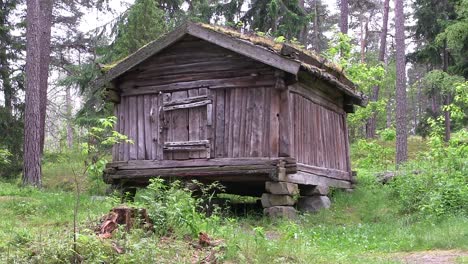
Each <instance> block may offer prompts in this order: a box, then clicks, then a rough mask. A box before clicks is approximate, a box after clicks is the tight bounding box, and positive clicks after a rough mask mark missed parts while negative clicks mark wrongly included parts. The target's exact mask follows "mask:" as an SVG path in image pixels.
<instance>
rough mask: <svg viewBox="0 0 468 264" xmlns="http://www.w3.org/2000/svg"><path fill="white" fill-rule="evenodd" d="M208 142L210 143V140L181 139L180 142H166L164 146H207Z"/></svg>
mask: <svg viewBox="0 0 468 264" xmlns="http://www.w3.org/2000/svg"><path fill="white" fill-rule="evenodd" d="M208 144H210V141H209V140H196V141H179V142H166V143H164V147H181V146H206V145H208Z"/></svg>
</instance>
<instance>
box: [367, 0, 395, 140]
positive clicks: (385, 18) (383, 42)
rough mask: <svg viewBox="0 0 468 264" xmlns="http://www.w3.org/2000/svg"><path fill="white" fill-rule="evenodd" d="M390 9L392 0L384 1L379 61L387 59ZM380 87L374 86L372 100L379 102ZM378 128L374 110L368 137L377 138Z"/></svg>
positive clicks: (368, 128) (368, 123) (369, 122)
mask: <svg viewBox="0 0 468 264" xmlns="http://www.w3.org/2000/svg"><path fill="white" fill-rule="evenodd" d="M389 10H390V0H385V2H384V12H383V19H382V32H381V33H380V48H379V61H380V62H382V64H383V62H384V61H385V51H386V49H387V32H388V11H389ZM379 91H380V87H379V86H378V85H376V86H374V87H373V89H372V95H371V101H373V102H377V101H378V100H379ZM376 130H377V112H374V113H373V114H372V116H371V118H370V119H369V121H368V122H367V124H366V134H367V138H375V132H376Z"/></svg>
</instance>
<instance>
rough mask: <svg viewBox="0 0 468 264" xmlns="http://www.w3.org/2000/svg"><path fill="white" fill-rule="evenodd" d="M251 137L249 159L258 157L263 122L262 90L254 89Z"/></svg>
mask: <svg viewBox="0 0 468 264" xmlns="http://www.w3.org/2000/svg"><path fill="white" fill-rule="evenodd" d="M253 95H254V96H253V102H252V103H253V113H255V114H254V115H253V116H252V135H251V139H250V157H260V155H261V149H260V147H261V145H260V143H261V138H262V131H261V130H262V121H263V103H262V102H263V89H255V90H254V94H253Z"/></svg>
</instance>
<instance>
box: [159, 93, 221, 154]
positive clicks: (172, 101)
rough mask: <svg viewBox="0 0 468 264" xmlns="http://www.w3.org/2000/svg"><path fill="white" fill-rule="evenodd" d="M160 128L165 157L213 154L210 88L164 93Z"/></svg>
mask: <svg viewBox="0 0 468 264" xmlns="http://www.w3.org/2000/svg"><path fill="white" fill-rule="evenodd" d="M162 96H163V105H162V108H161V113H160V117H161V119H162V120H161V123H162V124H163V127H162V129H161V137H160V138H161V140H162V144H161V145H162V146H161V147H162V151H163V158H164V159H168V160H187V159H200V158H203V159H206V158H211V151H210V149H211V142H210V138H211V135H210V133H211V126H212V115H213V113H212V105H213V100H212V98H211V96H209V94H208V89H207V88H195V89H190V90H186V91H175V92H167V93H163V94H162Z"/></svg>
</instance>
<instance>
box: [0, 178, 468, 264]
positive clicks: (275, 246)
mask: <svg viewBox="0 0 468 264" xmlns="http://www.w3.org/2000/svg"><path fill="white" fill-rule="evenodd" d="M391 195H392V194H391V192H390V190H389V189H388V188H386V187H385V186H384V187H382V188H371V187H369V186H366V185H364V186H362V187H359V188H358V189H357V190H356V191H355V192H353V193H351V194H349V193H343V192H335V194H334V196H333V207H332V208H331V209H330V210H327V211H322V212H320V213H318V214H315V215H302V216H300V217H299V218H298V219H297V220H295V221H286V220H282V221H272V220H270V219H267V218H259V217H242V218H235V217H226V218H215V219H213V218H212V219H209V220H208V221H206V224H205V225H204V226H203V230H204V231H206V232H207V233H208V234H209V235H210V236H211V237H213V238H215V239H222V240H223V241H224V242H223V244H224V249H220V250H218V251H217V254H218V257H219V258H220V259H221V260H224V261H226V262H231V263H232V262H233V263H268V262H269V263H281V262H283V263H311V261H313V262H314V263H356V262H363V261H365V262H368V263H394V262H395V261H396V260H395V259H394V257H392V254H391V253H395V252H410V251H421V250H434V249H460V250H468V219H466V218H465V217H463V216H446V217H443V218H437V219H419V218H418V217H414V216H412V215H401V214H399V213H398V212H399V210H398V205H395V204H392V203H391V201H392V200H391ZM0 201H1V202H0V213H1V215H2V217H1V218H0V262H1V263H5V262H6V263H8V262H14V261H16V262H18V263H31V262H33V263H34V262H36V263H60V262H61V261H65V262H68V260H70V257H71V256H72V234H73V232H72V231H73V205H74V201H75V197H74V194H73V193H72V192H58V191H39V190H35V189H29V188H26V189H21V188H18V187H17V186H16V185H14V184H11V183H0ZM113 205H115V203H114V202H113V201H112V199H107V200H104V201H93V200H92V199H91V197H90V196H89V195H83V196H82V197H81V199H80V212H79V215H78V219H79V233H80V236H79V240H78V242H79V252H80V253H81V254H82V255H83V257H84V258H85V260H86V261H85V262H86V263H97V262H99V261H108V263H141V262H154V261H158V262H160V263H191V262H192V260H193V259H197V258H199V259H201V258H203V257H205V256H206V255H209V254H210V251H209V250H204V251H203V250H196V249H194V248H193V247H192V246H190V242H194V240H187V238H183V235H182V234H180V236H178V235H173V236H170V237H167V238H164V239H161V237H159V236H157V235H155V234H147V233H144V232H143V231H141V230H135V231H134V232H132V233H131V234H124V233H120V234H118V235H117V236H116V237H115V238H114V240H113V241H114V242H116V243H118V244H119V245H121V246H122V247H123V248H125V249H126V253H125V254H122V255H119V254H117V253H115V251H114V250H113V249H112V242H111V241H102V240H100V239H98V238H97V237H96V236H95V235H94V234H93V232H92V230H91V229H92V227H93V226H94V225H95V224H96V223H97V220H98V219H99V217H100V216H101V215H103V214H105V213H106V212H107V211H108V210H109V209H111V208H112V206H113Z"/></svg>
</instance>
